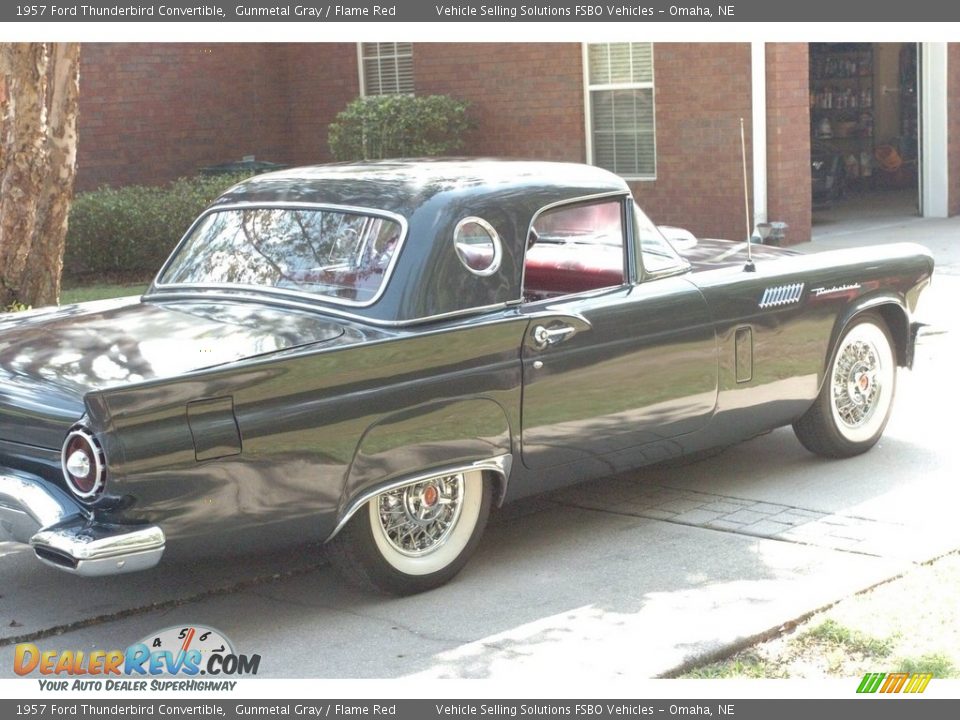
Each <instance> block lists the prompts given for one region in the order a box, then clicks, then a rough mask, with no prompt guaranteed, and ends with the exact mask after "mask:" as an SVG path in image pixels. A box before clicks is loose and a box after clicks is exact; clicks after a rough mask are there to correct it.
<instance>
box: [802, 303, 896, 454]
mask: <svg viewBox="0 0 960 720" xmlns="http://www.w3.org/2000/svg"><path fill="white" fill-rule="evenodd" d="M896 381H897V363H896V357H895V355H894V351H893V341H892V340H891V338H890V332H889V331H888V330H887V326H886V324H885V323H884V322H883V320H882V319H881V318H880V317H879V316H877V315H874V314H872V313H870V314H865V315H862V316H860V317H859V318H857V319H855V320H854V321H853V322H852V324H851V325H850V327H849V328H847V330H846V331H845V332H844V334H843V336H842V337H841V338H840V342H838V343H837V348H836V350H835V351H834V354H833V358H832V360H831V363H830V367H829V370H828V373H827V377H826V378H825V380H824V383H823V387H822V388H821V390H820V395H819V396H818V397H817V401H816V402H815V403H814V404H813V406H812V407H811V408H810V409H809V410H808V411H807V412H806V413H805V414H804V415H803V417H801V418H800V419H799V420H798V421H797V422H796V423H794V425H793V429H794V431H795V432H796V434H797V437H798V438H799V439H800V442H801V443H803V445H804V447H806V448H807V449H808V450H810V451H811V452H814V453H817V454H818V455H824V456H826V457H833V458H843V457H852V456H853V455H859V454H860V453H863V452H866V451H867V450H869V449H870V448H871V447H873V446H874V445H875V444H876V443H877V440H879V439H880V436H881V435H882V434H883V430H884V428H885V427H886V426H887V420H888V419H889V418H890V410H891V408H892V407H893V396H894V391H895V390H896Z"/></svg>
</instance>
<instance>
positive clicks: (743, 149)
mask: <svg viewBox="0 0 960 720" xmlns="http://www.w3.org/2000/svg"><path fill="white" fill-rule="evenodd" d="M740 158H741V160H742V162H743V210H744V215H745V217H746V219H747V264H746V265H745V266H744V268H743V269H744V271H745V272H755V271H756V269H757V266H756V265H754V264H753V248H752V247H751V246H752V245H753V242H752V241H751V239H750V237H751V234H752V233H751V231H750V195H749V191H748V189H747V140H746V136H745V135H744V132H743V118H740Z"/></svg>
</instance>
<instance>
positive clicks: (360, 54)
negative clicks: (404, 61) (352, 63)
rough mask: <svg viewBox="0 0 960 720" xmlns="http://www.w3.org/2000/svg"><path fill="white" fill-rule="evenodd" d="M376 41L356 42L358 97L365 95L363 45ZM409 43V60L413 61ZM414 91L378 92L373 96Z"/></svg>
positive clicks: (412, 92)
mask: <svg viewBox="0 0 960 720" xmlns="http://www.w3.org/2000/svg"><path fill="white" fill-rule="evenodd" d="M376 44H377V43H362V42H358V43H357V73H358V75H359V77H360V97H367V78H366V73H364V62H363V61H364V57H363V46H364V45H376ZM412 45H413V44H412V43H411V49H410V62H411V64H412V63H413V48H412ZM414 88H416V77H414ZM413 94H414V91H411V92H409V93H378V94H377V95H374V96H373V97H380V96H381V95H413Z"/></svg>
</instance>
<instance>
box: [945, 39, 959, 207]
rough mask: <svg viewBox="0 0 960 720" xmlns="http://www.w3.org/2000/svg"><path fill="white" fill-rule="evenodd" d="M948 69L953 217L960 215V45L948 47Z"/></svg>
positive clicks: (951, 203) (950, 179) (949, 147)
mask: <svg viewBox="0 0 960 720" xmlns="http://www.w3.org/2000/svg"><path fill="white" fill-rule="evenodd" d="M947 68H948V79H947V171H948V173H949V174H948V176H947V177H948V179H949V183H950V187H949V189H948V193H949V194H948V200H947V203H948V209H949V213H950V214H951V215H960V43H950V44H949V45H948V46H947Z"/></svg>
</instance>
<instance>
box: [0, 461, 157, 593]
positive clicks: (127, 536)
mask: <svg viewBox="0 0 960 720" xmlns="http://www.w3.org/2000/svg"><path fill="white" fill-rule="evenodd" d="M2 539H10V540H15V541H16V542H21V543H26V544H28V545H30V546H31V547H33V550H34V552H35V553H36V554H37V557H38V558H39V559H40V560H42V561H43V562H45V563H46V564H47V565H52V566H53V567H55V568H58V569H60V570H65V571H66V572H70V573H74V574H76V575H84V576H90V577H92V576H99V575H115V574H117V573H125V572H134V571H136V570H146V569H148V568H151V567H153V566H154V565H156V564H157V563H158V562H160V557H161V556H162V555H163V550H164V547H165V544H166V539H165V538H164V535H163V531H162V530H161V529H160V528H159V527H156V526H153V525H150V526H144V525H136V526H134V525H114V524H109V523H104V522H99V521H97V520H94V519H93V518H92V517H91V515H90V513H89V512H88V511H87V510H86V509H84V508H83V507H81V506H80V505H79V504H78V503H77V502H76V501H75V500H74V499H73V498H71V497H70V496H69V495H67V494H66V493H65V492H63V491H62V490H60V489H59V488H57V487H55V486H53V485H51V484H50V483H48V482H45V481H43V480H41V479H39V478H37V477H34V476H32V475H28V474H25V473H20V472H17V471H14V470H8V469H6V468H0V540H2Z"/></svg>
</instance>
